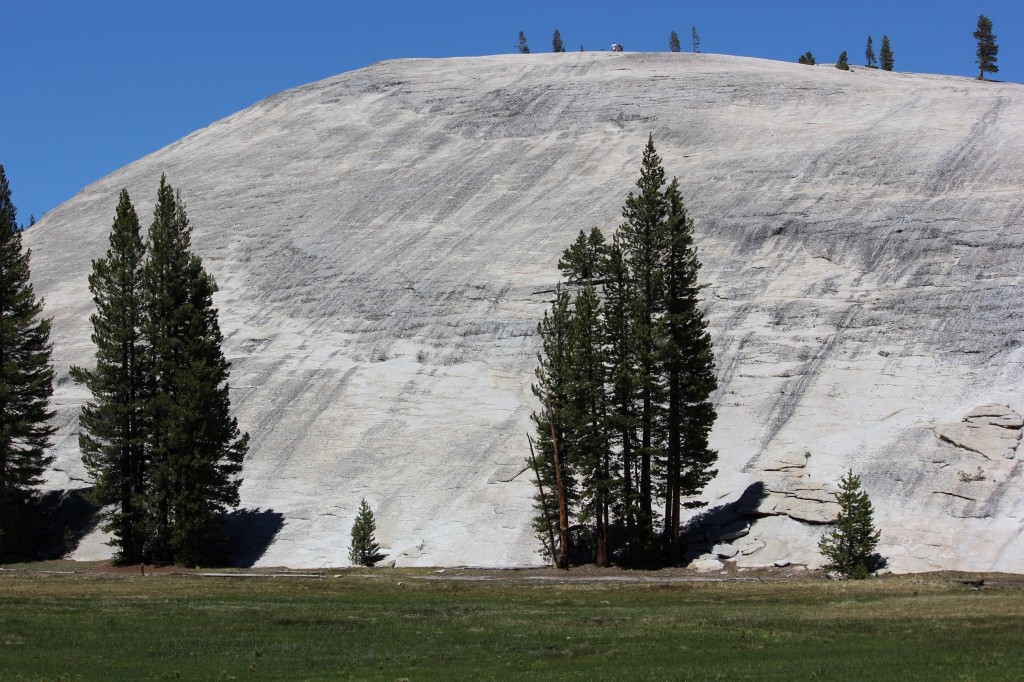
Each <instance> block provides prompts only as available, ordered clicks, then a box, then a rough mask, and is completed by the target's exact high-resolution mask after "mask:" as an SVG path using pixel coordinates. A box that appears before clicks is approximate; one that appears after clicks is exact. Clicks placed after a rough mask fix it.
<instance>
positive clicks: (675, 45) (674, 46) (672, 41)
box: [668, 31, 682, 52]
mask: <svg viewBox="0 0 1024 682" xmlns="http://www.w3.org/2000/svg"><path fill="white" fill-rule="evenodd" d="M668 49H669V52H679V51H680V50H681V49H682V47H681V46H680V45H679V35H678V34H677V33H676V32H675V31H672V32H671V33H669V34H668Z"/></svg>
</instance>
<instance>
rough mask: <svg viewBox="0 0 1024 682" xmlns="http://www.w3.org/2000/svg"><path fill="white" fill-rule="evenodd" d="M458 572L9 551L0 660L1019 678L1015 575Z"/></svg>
mask: <svg viewBox="0 0 1024 682" xmlns="http://www.w3.org/2000/svg"><path fill="white" fill-rule="evenodd" d="M459 573H460V571H457V570H454V571H453V570H449V571H447V572H446V573H445V574H444V575H438V574H435V573H433V572H430V571H426V570H419V571H418V570H411V569H410V570H403V569H371V570H345V571H341V572H337V573H330V572H327V573H324V574H323V576H322V577H244V578H243V577H231V578H227V577H199V576H196V575H188V574H163V575H148V576H145V577H144V576H141V575H138V574H127V575H117V574H109V573H99V572H97V573H76V574H56V573H41V572H38V571H24V570H3V571H0V680H5V681H11V680H104V681H106V680H165V679H183V680H218V679H223V680H264V679H289V680H347V679H356V680H403V679H404V680H410V681H414V680H441V679H444V680H452V679H460V680H470V679H471V680H510V679H560V680H711V679H722V680H737V679H750V680H806V679H818V680H840V679H847V680H876V679H877V680H883V679H891V680H1022V679H1024V588H1022V587H1020V586H1019V585H1020V583H1019V582H1017V583H1014V582H1012V581H1004V582H1003V583H1002V584H999V582H998V581H995V584H994V586H985V587H982V588H980V589H975V588H973V587H971V586H969V585H965V584H962V583H960V582H958V581H956V580H953V579H952V578H951V577H950V576H901V577H892V576H890V577H885V578H877V579H872V580H867V581H860V582H833V581H827V580H821V579H818V580H786V581H773V580H772V579H770V577H769V578H766V579H764V581H763V582H762V581H761V580H760V579H759V580H753V581H743V582H683V581H671V582H669V581H659V582H636V581H624V580H620V579H614V580H594V579H584V580H579V579H571V580H559V579H557V578H553V577H552V576H550V574H549V575H547V576H546V577H544V579H535V578H536V577H538V576H531V575H530V573H529V572H519V571H512V572H509V571H495V572H482V571H476V572H472V571H466V572H462V573H463V574H462V575H458V574H459ZM990 582H991V581H990Z"/></svg>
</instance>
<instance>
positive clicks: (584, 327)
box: [560, 281, 614, 566]
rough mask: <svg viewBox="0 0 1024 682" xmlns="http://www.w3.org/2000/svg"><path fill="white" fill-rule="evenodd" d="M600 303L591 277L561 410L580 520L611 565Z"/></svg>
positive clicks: (599, 557)
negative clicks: (590, 528)
mask: <svg viewBox="0 0 1024 682" xmlns="http://www.w3.org/2000/svg"><path fill="white" fill-rule="evenodd" d="M601 313H602V311H601V303H600V300H599V298H598V295H597V291H596V289H595V288H594V286H593V283H592V282H590V281H588V282H587V283H586V284H585V285H584V286H583V288H582V289H580V290H579V292H578V293H577V294H576V297H575V301H574V309H573V313H572V316H571V318H570V323H569V339H568V342H569V343H568V345H569V348H568V355H569V366H568V369H569V371H568V374H567V382H566V383H567V386H566V394H567V395H566V398H567V401H566V403H565V405H564V406H563V410H562V413H561V415H560V421H561V423H562V426H563V432H564V433H565V439H564V440H563V442H562V453H563V457H564V458H565V459H566V462H567V465H568V469H569V470H570V472H571V475H572V477H573V479H574V480H576V481H578V482H579V488H580V491H579V503H580V509H579V514H578V517H577V518H578V521H579V523H580V524H583V525H584V526H588V527H589V526H590V525H593V527H594V536H595V537H594V540H595V561H596V562H597V565H598V566H608V565H610V560H611V557H610V553H609V538H608V530H609V525H610V509H611V503H612V500H613V485H614V482H613V476H612V471H613V467H614V465H613V462H612V460H611V443H610V439H609V434H608V419H607V412H608V409H607V396H606V394H605V388H604V357H605V351H604V348H603V325H602V319H601V318H602V314H601Z"/></svg>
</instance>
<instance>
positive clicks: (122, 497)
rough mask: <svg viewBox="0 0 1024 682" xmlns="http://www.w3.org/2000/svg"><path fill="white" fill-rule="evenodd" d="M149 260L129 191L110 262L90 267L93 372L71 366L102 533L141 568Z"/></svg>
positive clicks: (120, 205)
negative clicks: (83, 393) (84, 392)
mask: <svg viewBox="0 0 1024 682" xmlns="http://www.w3.org/2000/svg"><path fill="white" fill-rule="evenodd" d="M144 253H145V247H144V245H143V242H142V236H141V233H140V227H139V218H138V215H137V214H136V213H135V208H134V207H133V206H132V203H131V199H130V197H129V196H128V192H127V191H126V190H121V195H120V199H119V201H118V205H117V211H116V215H115V217H114V224H113V228H112V230H111V233H110V248H108V249H107V254H106V257H105V258H101V259H98V260H94V261H93V263H92V274H91V275H90V276H89V290H90V291H91V292H92V295H93V301H94V302H95V304H96V312H95V313H94V314H93V315H92V317H91V318H90V321H91V322H92V326H93V333H92V341H93V343H94V344H95V345H96V368H95V369H92V370H88V369H83V368H81V367H73V368H72V370H71V376H72V377H73V378H74V379H75V381H78V382H79V383H83V384H85V386H86V388H88V389H89V392H90V393H91V394H92V399H91V400H90V401H89V402H88V403H86V405H84V406H83V407H82V412H81V416H80V417H79V421H80V423H81V426H82V432H81V433H80V435H79V437H78V442H79V448H80V449H81V451H82V461H83V463H84V465H85V468H86V471H88V472H89V474H90V475H91V476H92V477H93V479H94V481H95V483H94V486H93V492H92V497H93V500H94V502H95V503H96V504H98V505H100V506H101V507H105V508H106V509H107V511H104V515H105V522H106V523H105V525H104V526H103V530H104V531H106V532H109V533H111V534H112V535H113V540H112V542H111V544H112V545H113V546H115V547H117V548H118V559H119V560H120V561H121V562H124V563H139V562H141V561H143V559H144V554H143V550H144V546H145V525H146V524H145V517H144V515H143V504H144V498H145V494H146V484H147V481H148V467H147V462H146V450H145V434H146V420H145V415H144V408H145V404H146V398H147V388H148V375H149V372H148V367H147V363H146V356H147V349H146V346H145V343H144V341H143V338H142V304H143V291H142V263H143V255H144Z"/></svg>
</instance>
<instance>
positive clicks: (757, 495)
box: [681, 481, 768, 563]
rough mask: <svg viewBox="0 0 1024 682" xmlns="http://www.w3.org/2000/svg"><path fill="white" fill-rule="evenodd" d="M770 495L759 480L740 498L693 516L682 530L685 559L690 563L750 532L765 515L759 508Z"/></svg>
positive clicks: (748, 487)
mask: <svg viewBox="0 0 1024 682" xmlns="http://www.w3.org/2000/svg"><path fill="white" fill-rule="evenodd" d="M766 497H768V491H767V489H766V488H765V487H764V483H763V482H761V481H756V482H754V483H751V484H750V485H749V486H747V489H746V490H744V491H743V494H742V495H740V496H739V498H738V499H737V500H736V501H734V502H729V503H727V504H720V505H718V506H717V507H711V508H710V509H707V510H705V511H703V512H701V513H700V514H697V515H695V516H693V517H692V518H691V519H690V520H689V521H688V522H687V523H686V525H685V527H684V528H683V529H682V531H681V536H682V545H683V559H684V561H685V562H687V563H688V562H690V561H692V560H693V559H696V558H697V557H698V556H700V555H702V554H706V553H708V552H710V551H711V550H712V548H714V546H715V545H718V544H721V543H725V542H731V541H733V540H736V539H737V538H741V537H743V536H744V535H747V534H748V533H749V532H750V527H751V526H752V525H753V524H754V521H755V520H756V517H759V516H763V514H759V513H758V512H757V509H758V506H759V505H760V503H761V501H762V500H764V499H765V498H766Z"/></svg>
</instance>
